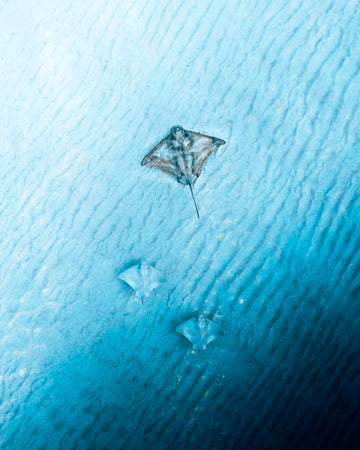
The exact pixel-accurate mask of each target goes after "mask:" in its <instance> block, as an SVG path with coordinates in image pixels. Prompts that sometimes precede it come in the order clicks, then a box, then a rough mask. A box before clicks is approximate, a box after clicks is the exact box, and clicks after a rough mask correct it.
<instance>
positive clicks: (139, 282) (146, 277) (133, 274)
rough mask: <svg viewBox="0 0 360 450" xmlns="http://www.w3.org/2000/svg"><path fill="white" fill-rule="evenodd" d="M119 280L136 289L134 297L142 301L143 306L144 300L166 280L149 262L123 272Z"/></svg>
mask: <svg viewBox="0 0 360 450" xmlns="http://www.w3.org/2000/svg"><path fill="white" fill-rule="evenodd" d="M118 278H119V279H120V280H122V281H125V283H127V284H128V285H129V286H131V287H132V288H133V289H134V293H133V296H134V297H135V298H138V299H140V300H141V303H142V304H144V298H145V297H149V296H150V294H151V292H152V291H153V290H154V289H155V288H157V287H158V286H159V285H160V283H161V282H162V281H163V280H164V277H163V275H162V273H161V272H160V271H159V270H157V269H155V267H153V266H151V265H150V264H148V263H147V262H143V263H141V264H136V265H135V266H131V267H130V268H129V269H127V270H125V271H124V272H121V273H120V275H119V277H118Z"/></svg>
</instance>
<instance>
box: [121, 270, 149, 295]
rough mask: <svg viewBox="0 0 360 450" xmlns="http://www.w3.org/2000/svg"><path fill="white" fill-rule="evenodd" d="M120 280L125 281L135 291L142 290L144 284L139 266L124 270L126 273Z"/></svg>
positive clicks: (123, 273) (122, 274) (122, 273)
mask: <svg viewBox="0 0 360 450" xmlns="http://www.w3.org/2000/svg"><path fill="white" fill-rule="evenodd" d="M118 278H119V279H120V280H122V281H125V283H127V284H128V285H129V286H131V287H132V288H133V289H134V291H138V290H139V289H140V288H141V289H142V287H143V284H144V283H143V277H142V275H141V270H140V265H139V264H137V265H135V266H132V267H130V268H129V269H127V270H124V272H121V273H120V275H119V276H118Z"/></svg>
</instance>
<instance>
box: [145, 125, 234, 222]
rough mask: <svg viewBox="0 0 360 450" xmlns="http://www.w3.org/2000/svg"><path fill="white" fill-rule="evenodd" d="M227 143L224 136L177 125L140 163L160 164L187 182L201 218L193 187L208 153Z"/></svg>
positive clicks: (159, 165) (156, 165)
mask: <svg viewBox="0 0 360 450" xmlns="http://www.w3.org/2000/svg"><path fill="white" fill-rule="evenodd" d="M224 144H225V141H223V140H222V139H218V138H216V137H212V136H207V135H205V134H200V133H194V132H193V131H187V130H184V128H182V127H181V126H179V125H178V126H175V127H172V129H171V131H170V134H169V135H168V136H166V138H165V139H163V140H162V141H161V142H160V143H159V144H157V145H156V146H155V147H154V148H153V149H152V150H151V151H150V152H149V153H148V154H147V155H146V156H145V158H144V159H143V160H142V161H141V165H142V166H148V167H157V168H158V169H160V170H162V171H163V172H166V173H169V174H170V175H173V176H174V177H176V179H177V180H178V182H179V183H181V184H187V185H188V186H189V188H190V191H191V195H192V198H193V200H194V204H195V208H196V214H197V216H198V217H200V215H199V209H198V206H197V204H196V200H195V196H194V192H193V186H194V184H195V181H196V180H197V179H198V178H199V176H200V174H201V170H202V168H203V166H204V165H205V163H206V161H207V160H208V158H209V156H210V155H211V154H212V153H214V152H216V150H217V149H218V148H219V147H220V145H224Z"/></svg>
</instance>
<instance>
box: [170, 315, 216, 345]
mask: <svg viewBox="0 0 360 450" xmlns="http://www.w3.org/2000/svg"><path fill="white" fill-rule="evenodd" d="M176 331H177V332H178V333H181V334H183V335H184V336H185V337H186V338H187V339H189V341H190V342H191V343H192V345H193V349H194V350H195V351H198V352H199V353H200V350H205V349H206V346H207V345H208V344H210V342H212V341H213V340H214V339H216V338H217V336H218V334H219V333H220V331H221V329H220V327H219V325H217V324H216V323H215V322H213V321H212V320H210V319H207V318H206V317H205V315H204V314H203V313H202V314H200V316H199V317H198V318H195V317H194V318H192V319H190V320H187V321H186V322H184V323H182V324H181V325H179V326H178V327H176Z"/></svg>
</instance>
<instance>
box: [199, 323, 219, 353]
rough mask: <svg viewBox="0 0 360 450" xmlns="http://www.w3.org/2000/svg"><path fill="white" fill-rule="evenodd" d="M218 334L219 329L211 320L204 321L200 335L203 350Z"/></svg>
mask: <svg viewBox="0 0 360 450" xmlns="http://www.w3.org/2000/svg"><path fill="white" fill-rule="evenodd" d="M219 333H220V327H219V325H217V324H216V323H215V322H213V321H212V320H209V319H206V326H205V328H204V329H203V332H202V333H201V345H202V347H203V348H204V349H205V348H206V346H207V345H208V344H210V342H212V341H214V340H215V339H216V338H217V337H218V335H219Z"/></svg>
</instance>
